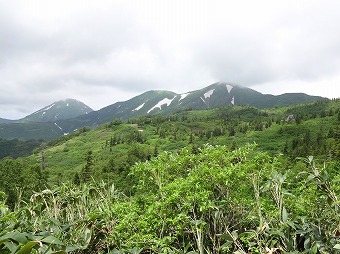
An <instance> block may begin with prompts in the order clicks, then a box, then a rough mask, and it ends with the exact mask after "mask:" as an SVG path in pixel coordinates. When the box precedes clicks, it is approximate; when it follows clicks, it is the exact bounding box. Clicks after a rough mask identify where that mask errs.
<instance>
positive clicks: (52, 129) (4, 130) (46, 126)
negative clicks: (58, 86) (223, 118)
mask: <svg viewBox="0 0 340 254" xmlns="http://www.w3.org/2000/svg"><path fill="white" fill-rule="evenodd" d="M321 99H326V98H323V97H320V96H310V95H307V94H303V93H286V94H282V95H277V96H275V95H270V94H262V93H260V92H257V91H255V90H253V89H250V88H246V87H242V86H238V85H233V84H229V83H221V82H219V83H215V84H212V85H210V86H207V87H205V88H202V89H200V90H196V91H190V92H187V93H183V94H177V93H174V92H171V91H159V90H157V91H156V90H152V91H148V92H145V93H143V94H140V95H138V96H136V97H133V98H131V99H129V100H127V101H122V102H116V103H114V104H112V105H109V106H107V107H104V108H102V109H100V110H98V111H93V110H92V109H91V108H90V107H89V106H87V105H85V104H84V103H82V102H80V101H77V100H73V99H67V100H63V101H58V102H54V103H52V104H50V105H48V106H46V107H44V108H42V109H40V110H38V111H36V112H34V113H32V114H30V115H28V116H26V117H25V118H22V119H19V120H7V119H1V118H0V138H4V139H13V138H18V139H22V140H28V139H44V140H51V139H54V138H56V137H59V136H61V135H67V134H68V133H71V132H73V131H75V130H77V129H80V128H82V127H84V126H90V127H91V128H96V127H98V126H99V125H100V124H103V123H105V122H110V121H113V120H115V119H121V120H123V121H126V120H128V119H129V118H135V117H139V116H147V115H154V114H171V113H174V112H178V111H181V110H199V109H212V108H216V107H222V106H233V105H251V106H254V107H257V108H272V107H279V106H289V105H292V104H299V103H306V102H311V101H315V100H321Z"/></svg>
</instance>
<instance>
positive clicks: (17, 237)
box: [0, 232, 27, 243]
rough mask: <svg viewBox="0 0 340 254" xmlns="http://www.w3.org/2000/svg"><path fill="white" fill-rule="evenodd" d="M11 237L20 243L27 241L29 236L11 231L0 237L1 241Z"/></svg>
mask: <svg viewBox="0 0 340 254" xmlns="http://www.w3.org/2000/svg"><path fill="white" fill-rule="evenodd" d="M9 239H12V240H14V241H16V242H18V243H26V242H27V238H26V237H25V235H24V234H23V233H20V232H9V233H7V234H5V235H3V236H2V237H0V243H2V242H6V241H8V240H9Z"/></svg>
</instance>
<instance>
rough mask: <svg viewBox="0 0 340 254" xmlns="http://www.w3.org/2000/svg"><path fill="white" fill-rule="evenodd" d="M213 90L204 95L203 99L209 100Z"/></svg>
mask: <svg viewBox="0 0 340 254" xmlns="http://www.w3.org/2000/svg"><path fill="white" fill-rule="evenodd" d="M214 91H215V89H212V90H210V91H208V92H206V93H205V94H204V98H205V99H206V98H210V96H211V95H212V94H213V93H214Z"/></svg>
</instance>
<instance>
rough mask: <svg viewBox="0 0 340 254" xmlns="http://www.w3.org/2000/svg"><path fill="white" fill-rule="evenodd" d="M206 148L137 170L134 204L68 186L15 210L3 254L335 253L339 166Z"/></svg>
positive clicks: (5, 218) (0, 210)
mask: <svg viewBox="0 0 340 254" xmlns="http://www.w3.org/2000/svg"><path fill="white" fill-rule="evenodd" d="M254 147H255V145H248V146H245V147H242V148H240V149H236V150H233V151H229V150H227V148H226V147H225V146H210V145H205V146H204V147H202V148H201V149H192V148H191V147H188V148H184V149H182V150H180V151H179V152H177V153H170V152H163V153H161V154H160V155H159V156H158V157H157V158H153V159H151V160H150V161H147V162H144V163H139V164H136V165H135V166H134V167H132V168H131V171H130V173H129V181H130V184H131V186H132V191H131V196H129V197H127V196H125V195H123V194H121V193H120V192H119V191H117V190H116V189H115V188H114V185H112V186H108V185H107V184H105V183H103V182H102V183H95V182H93V183H88V184H83V185H80V186H75V185H72V184H64V185H62V186H60V187H58V188H56V189H54V190H44V191H42V192H38V193H35V194H34V195H33V196H32V197H31V199H30V201H28V202H27V203H25V204H24V203H19V204H18V205H17V207H16V208H15V210H14V211H10V210H9V209H8V207H6V205H4V200H2V201H1V204H0V206H1V207H0V227H1V228H0V229H1V230H0V232H1V233H0V252H1V253H30V252H31V251H32V252H33V253H65V252H72V253H336V252H337V251H338V250H339V249H340V241H339V234H340V220H339V210H340V207H339V199H338V197H339V192H340V189H339V186H338V184H336V182H337V181H339V180H340V175H339V165H336V164H335V165H331V166H329V167H326V166H322V167H321V168H320V167H319V168H318V167H317V165H315V162H314V161H313V158H312V157H310V158H308V159H307V160H306V161H299V162H297V163H296V164H295V165H293V166H291V167H289V168H285V167H284V166H283V165H284V164H283V162H282V159H281V158H280V157H271V156H269V155H267V154H266V153H262V152H255V151H254Z"/></svg>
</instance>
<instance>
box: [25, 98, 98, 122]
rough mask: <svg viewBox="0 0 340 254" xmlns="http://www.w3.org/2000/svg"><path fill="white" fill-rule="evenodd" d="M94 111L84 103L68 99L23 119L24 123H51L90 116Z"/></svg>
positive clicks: (54, 103)
mask: <svg viewBox="0 0 340 254" xmlns="http://www.w3.org/2000/svg"><path fill="white" fill-rule="evenodd" d="M92 111H93V110H92V109H91V108H90V107H89V106H87V105H85V104H84V103H83V102H81V101H78V100H75V99H71V98H67V99H64V100H59V101H56V102H53V103H52V104H50V105H48V106H46V107H44V108H42V109H39V110H37V111H36V112H34V113H32V114H30V115H28V116H26V117H25V118H23V119H21V121H24V122H51V121H57V120H65V119H70V118H74V117H77V116H80V115H84V114H88V113H90V112H92Z"/></svg>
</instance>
